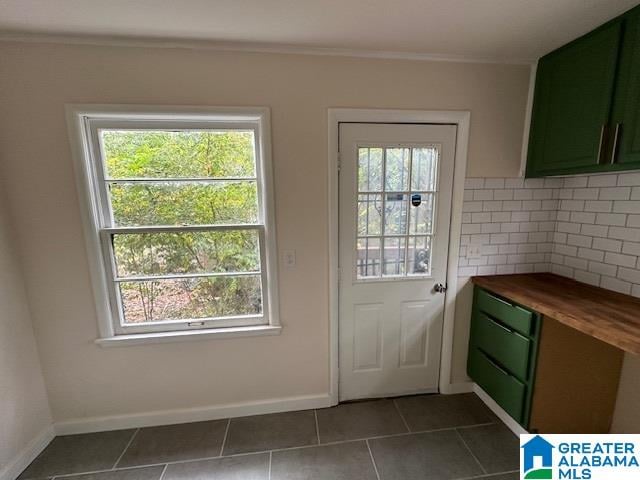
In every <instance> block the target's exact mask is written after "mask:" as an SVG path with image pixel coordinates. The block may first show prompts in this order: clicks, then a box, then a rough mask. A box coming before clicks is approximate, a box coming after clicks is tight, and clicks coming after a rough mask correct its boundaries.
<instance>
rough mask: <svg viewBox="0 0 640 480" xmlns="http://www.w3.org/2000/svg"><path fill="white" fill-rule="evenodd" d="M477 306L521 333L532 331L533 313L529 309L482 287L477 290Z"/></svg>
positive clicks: (526, 333)
mask: <svg viewBox="0 0 640 480" xmlns="http://www.w3.org/2000/svg"><path fill="white" fill-rule="evenodd" d="M476 307H477V310H479V311H481V312H484V313H486V314H487V315H489V316H490V317H493V318H495V319H497V320H500V321H501V322H502V323H504V324H506V325H507V326H509V327H511V328H513V329H514V330H517V331H518V332H520V333H524V334H525V335H528V334H529V333H530V332H531V326H532V319H533V313H532V312H530V311H529V310H525V309H524V308H520V307H518V306H517V305H512V304H511V303H509V302H507V301H506V300H502V299H501V298H499V297H496V296H495V295H492V294H491V293H489V292H487V291H485V290H482V289H478V290H477V291H476Z"/></svg>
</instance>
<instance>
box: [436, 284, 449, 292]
mask: <svg viewBox="0 0 640 480" xmlns="http://www.w3.org/2000/svg"><path fill="white" fill-rule="evenodd" d="M433 291H434V292H436V293H445V292H446V291H447V287H446V285H442V284H441V283H436V284H435V285H434V286H433Z"/></svg>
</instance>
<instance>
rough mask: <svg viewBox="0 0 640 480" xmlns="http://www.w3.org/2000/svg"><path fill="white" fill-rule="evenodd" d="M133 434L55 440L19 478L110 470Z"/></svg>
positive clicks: (112, 433)
mask: <svg viewBox="0 0 640 480" xmlns="http://www.w3.org/2000/svg"><path fill="white" fill-rule="evenodd" d="M134 432H135V430H116V431H113V432H101V433H86V434H82V435H65V436H61V437H56V438H54V439H53V441H52V442H51V443H50V444H49V446H48V447H47V448H45V449H44V451H43V452H42V453H41V454H40V455H38V457H37V458H36V459H35V460H34V461H33V462H31V465H29V466H28V467H27V469H26V470H25V471H24V472H22V474H21V475H20V477H18V478H19V479H20V480H26V479H33V478H47V477H51V476H52V475H64V474H70V473H86V472H93V471H96V470H105V469H110V468H112V467H113V465H114V464H115V463H116V461H117V460H118V458H119V457H120V455H122V452H123V451H124V449H125V447H126V446H127V444H128V443H129V440H131V436H132V435H133V433H134Z"/></svg>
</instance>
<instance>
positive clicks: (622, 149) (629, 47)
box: [608, 9, 640, 170]
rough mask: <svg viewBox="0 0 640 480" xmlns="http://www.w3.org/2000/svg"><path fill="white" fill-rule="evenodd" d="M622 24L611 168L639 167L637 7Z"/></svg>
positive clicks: (639, 41)
mask: <svg viewBox="0 0 640 480" xmlns="http://www.w3.org/2000/svg"><path fill="white" fill-rule="evenodd" d="M624 27H625V28H624V41H623V43H622V50H621V53H620V65H619V68H618V71H619V74H618V79H617V84H616V94H615V97H614V102H613V113H612V115H611V128H612V129H613V131H612V141H611V155H610V156H609V159H608V160H609V165H610V166H611V167H610V168H611V169H612V170H620V169H630V168H640V10H637V9H635V10H632V11H631V12H629V13H628V14H627V15H626V18H625V22H624ZM614 149H615V151H614Z"/></svg>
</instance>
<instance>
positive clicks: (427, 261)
mask: <svg viewBox="0 0 640 480" xmlns="http://www.w3.org/2000/svg"><path fill="white" fill-rule="evenodd" d="M407 257H408V261H409V271H408V274H409V275H430V274H431V237H411V238H410V239H409V252H408V254H407Z"/></svg>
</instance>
